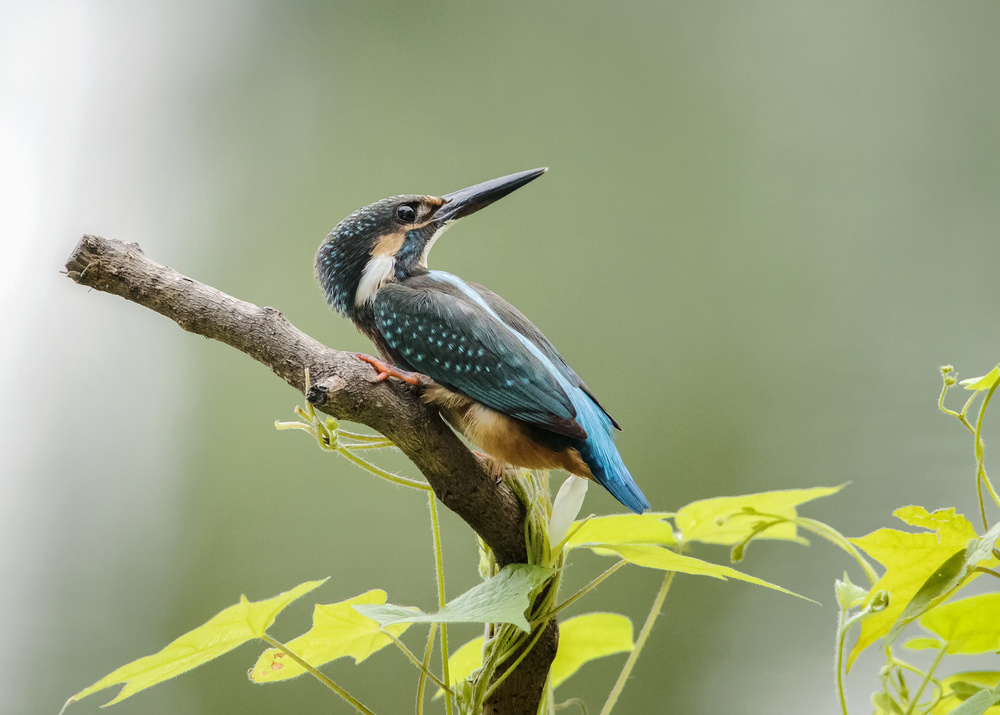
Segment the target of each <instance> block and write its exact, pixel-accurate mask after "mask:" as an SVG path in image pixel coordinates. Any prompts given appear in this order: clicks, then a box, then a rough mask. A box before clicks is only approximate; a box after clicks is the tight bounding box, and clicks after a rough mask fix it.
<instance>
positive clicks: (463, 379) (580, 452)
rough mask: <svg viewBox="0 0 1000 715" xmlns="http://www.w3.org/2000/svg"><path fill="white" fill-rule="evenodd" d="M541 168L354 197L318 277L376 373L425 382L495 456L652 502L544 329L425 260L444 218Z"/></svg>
mask: <svg viewBox="0 0 1000 715" xmlns="http://www.w3.org/2000/svg"><path fill="white" fill-rule="evenodd" d="M546 171H547V168H540V169H532V170H529V171H522V172H519V173H517V174H511V175H509V176H503V177H500V178H499V179H493V180H491V181H486V182H483V183H481V184H476V185H475V186H470V187H469V188H466V189H462V190H460V191H455V192H452V193H450V194H445V195H443V196H424V195H419V194H415V195H403V196H391V197H389V198H387V199H382V200H381V201H376V202H375V203H373V204H371V205H369V206H365V207H364V208H361V209H358V210H357V211H355V212H354V213H352V214H351V215H350V216H348V217H347V218H345V219H344V220H343V221H341V222H340V223H339V224H337V226H336V227H335V228H334V229H333V230H332V231H331V232H330V234H329V235H328V236H327V237H326V239H325V240H324V241H323V243H322V244H321V245H320V247H319V250H318V251H317V253H316V261H315V270H316V277H317V280H318V281H319V284H320V287H321V288H322V290H323V292H324V293H325V295H326V299H327V301H328V302H329V304H330V305H331V306H332V307H333V308H334V309H335V310H336V311H337V312H339V313H341V314H343V315H344V316H346V317H347V318H349V319H350V320H351V321H352V322H353V323H354V324H355V325H356V326H357V328H358V329H359V330H360V331H361V333H363V334H364V335H366V336H367V337H368V338H369V339H370V340H371V341H372V342H373V343H374V345H375V347H376V348H377V350H378V352H379V353H380V355H381V359H380V358H376V357H373V356H370V355H364V354H360V353H359V354H358V358H359V359H361V360H363V361H365V362H367V363H370V364H371V365H373V366H374V367H375V369H376V371H377V373H378V374H377V375H376V378H375V379H376V380H384V379H386V378H388V377H390V376H391V377H395V378H398V379H401V380H404V381H406V382H408V383H410V384H412V385H418V386H420V387H421V388H423V399H424V400H425V401H426V402H427V403H429V404H432V405H435V406H436V407H437V408H438V409H439V410H440V412H441V414H442V415H443V416H444V418H445V419H446V420H447V421H448V423H449V424H451V425H452V427H454V428H455V429H456V430H458V431H459V432H461V433H462V434H463V435H465V437H466V438H468V440H469V441H470V442H472V443H473V444H474V445H475V446H477V447H478V448H479V449H481V450H483V451H484V452H485V453H486V454H488V455H489V456H491V457H492V458H493V459H495V460H497V462H499V463H500V464H501V465H503V464H510V465H513V466H515V467H526V468H529V469H564V470H566V471H567V472H569V473H570V474H573V475H576V476H578V477H584V478H586V479H591V480H594V481H596V482H597V483H598V484H600V485H601V486H603V487H604V488H605V489H607V490H608V491H609V492H611V494H612V496H614V497H615V499H617V500H618V501H619V502H621V503H622V504H623V505H624V506H626V507H628V508H629V509H631V510H632V511H634V512H636V513H640V514H641V513H642V512H644V511H647V510H648V509H649V508H650V506H649V502H648V501H647V500H646V497H645V496H643V494H642V492H641V491H640V490H639V487H638V486H636V484H635V482H634V481H633V479H632V476H631V475H630V474H629V471H628V469H627V468H626V467H625V464H624V462H622V458H621V456H620V455H619V454H618V450H617V449H616V447H615V443H614V438H613V429H619V430H620V429H621V427H620V426H619V425H618V423H617V422H616V421H615V420H614V418H613V417H611V415H610V414H608V412H607V410H605V409H604V407H602V406H601V403H600V402H598V401H597V398H596V397H595V396H594V393H593V392H591V391H590V389H589V388H588V387H587V385H586V384H584V382H583V380H581V379H580V377H579V376H578V375H577V374H576V373H575V372H574V371H573V369H572V368H571V367H570V366H569V364H568V363H567V362H566V360H564V359H563V357H562V355H560V354H559V351H557V350H556V349H555V347H554V346H553V345H552V343H551V342H550V341H549V340H548V338H546V337H545V336H544V335H543V334H542V332H541V331H540V330H539V329H538V328H536V327H535V326H534V324H532V322H531V321H530V320H528V319H527V318H526V317H525V316H524V315H523V314H522V313H521V312H520V311H519V310H517V308H515V307H514V306H512V305H511V304H510V303H508V302H507V301H506V300H504V299H503V298H501V297H500V296H499V295H497V294H496V293H494V292H493V291H491V290H489V289H487V288H485V287H483V286H481V285H478V284H476V283H467V282H465V281H464V280H462V279H461V278H459V277H458V276H455V275H452V274H451V273H445V272H444V271H438V270H430V269H429V268H428V267H427V257H428V254H429V253H430V251H431V248H433V247H434V244H435V242H436V241H437V240H438V238H439V237H440V236H441V234H442V233H444V231H445V230H446V229H447V228H448V227H449V226H451V225H452V224H453V223H455V222H456V221H458V220H459V219H460V218H463V217H465V216H468V215H469V214H472V213H475V212H476V211H479V210H480V209H482V208H485V207H486V206H489V205H490V204H492V203H493V202H494V201H497V200H498V199H501V198H503V197H504V196H506V195H507V194H509V193H511V192H512V191H514V190H516V189H518V188H520V187H522V186H524V185H525V184H527V183H528V182H530V181H533V180H534V179H537V178H538V177H539V176H541V175H542V174H544V173H545V172H546Z"/></svg>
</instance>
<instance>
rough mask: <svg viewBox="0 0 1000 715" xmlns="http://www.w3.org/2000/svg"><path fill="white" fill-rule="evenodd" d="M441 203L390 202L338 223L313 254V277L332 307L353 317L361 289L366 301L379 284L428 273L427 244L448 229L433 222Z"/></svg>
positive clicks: (420, 199)
mask: <svg viewBox="0 0 1000 715" xmlns="http://www.w3.org/2000/svg"><path fill="white" fill-rule="evenodd" d="M443 203H444V200H443V199H440V198H438V197H436V196H420V195H403V196H390V197H389V198H387V199H382V200H381V201H376V202H375V203H373V204H370V205H368V206H365V207H364V208H360V209H358V210H357V211H355V212H354V213H352V214H351V215H350V216H348V217H347V218H345V219H344V220H343V221H341V222H340V223H338V224H337V225H336V227H334V229H333V230H332V231H330V234H329V235H328V236H327V237H326V240H325V241H323V243H322V245H320V247H319V251H317V253H316V264H315V267H316V277H317V279H318V280H319V283H320V286H321V287H322V289H323V291H324V292H325V293H326V298H327V301H328V302H329V303H330V305H332V306H333V307H334V308H335V309H336V310H337V311H339V312H340V313H343V314H344V315H346V316H348V317H351V316H352V315H353V313H354V312H355V308H356V303H357V302H358V299H359V293H358V291H359V289H360V290H361V291H362V293H361V295H360V297H361V298H362V299H364V298H368V297H370V295H373V294H374V292H375V291H376V290H377V289H378V287H379V284H382V283H385V282H387V281H391V280H403V279H405V278H407V277H409V276H411V275H415V274H417V273H420V272H423V271H426V270H427V266H426V254H427V252H428V250H429V248H430V244H431V243H432V241H433V239H434V238H436V235H437V234H439V233H440V232H441V231H443V230H444V229H445V228H447V225H448V222H447V221H435V220H434V214H435V213H436V212H437V210H438V209H439V208H440V207H441V205H442V204H443ZM362 302H363V301H362Z"/></svg>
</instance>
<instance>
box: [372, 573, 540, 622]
mask: <svg viewBox="0 0 1000 715" xmlns="http://www.w3.org/2000/svg"><path fill="white" fill-rule="evenodd" d="M552 573H553V571H552V569H547V568H542V567H541V566H531V565H529V564H511V565H509V566H505V567H504V568H503V569H502V570H501V571H500V573H498V574H497V575H496V576H494V577H493V578H491V579H488V580H486V581H484V582H483V583H481V584H479V585H478V586H474V587H473V588H471V589H469V590H468V591H466V592H465V593H463V594H462V595H461V596H459V597H458V598H456V599H455V600H453V601H451V602H450V603H448V604H446V605H445V607H444V608H442V609H441V610H440V611H438V612H437V613H424V612H423V611H420V610H419V609H413V608H407V607H404V606H393V605H391V604H390V605H385V606H354V608H355V609H356V610H357V611H358V612H359V613H361V614H362V615H365V616H367V617H368V618H373V619H375V620H376V621H378V622H379V623H380V624H381V625H382V626H383V627H385V626H387V625H390V624H392V623H511V624H513V625H515V626H517V627H518V628H520V629H521V630H522V631H524V632H525V633H527V632H528V630H529V629H530V626H529V624H528V621H527V619H526V618H525V617H524V612H525V611H526V610H527V608H528V606H529V605H530V600H529V596H530V594H531V592H532V591H534V590H535V589H536V588H538V587H539V586H541V585H542V584H543V583H545V582H546V581H547V580H548V579H549V578H550V577H551V576H552Z"/></svg>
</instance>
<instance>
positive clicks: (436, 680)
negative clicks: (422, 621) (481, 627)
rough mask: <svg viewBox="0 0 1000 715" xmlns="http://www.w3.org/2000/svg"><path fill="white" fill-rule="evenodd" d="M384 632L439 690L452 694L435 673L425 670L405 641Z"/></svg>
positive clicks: (383, 630)
mask: <svg viewBox="0 0 1000 715" xmlns="http://www.w3.org/2000/svg"><path fill="white" fill-rule="evenodd" d="M382 632H383V633H384V634H386V635H387V636H389V638H390V639H392V642H393V643H395V644H396V646H397V647H398V648H399V649H400V650H401V651H403V655H405V656H406V657H407V658H409V659H410V662H411V663H413V664H414V665H415V666H417V667H418V668H420V671H421V672H422V673H423V674H424V675H426V676H427V677H428V678H430V679H431V680H433V681H434V684H435V685H437V686H438V687H439V688H443V689H444V690H445V691H446V692H448V693H451V690H450V689H449V688H447V687H445V684H444V683H442V682H441V679H440V678H439V677H437V676H436V675H434V673H432V672H431V671H430V670H429V669H427V668H425V667H424V664H423V663H421V662H420V661H419V660H418V659H417V656H415V655H413V651H411V650H410V649H409V648H407V647H406V644H405V643H403V641H401V640H399V637H398V636H395V635H393V634H392V633H390V632H389V631H387V630H386V629H384V628H383V629H382Z"/></svg>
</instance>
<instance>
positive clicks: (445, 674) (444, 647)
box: [427, 490, 451, 715]
mask: <svg viewBox="0 0 1000 715" xmlns="http://www.w3.org/2000/svg"><path fill="white" fill-rule="evenodd" d="M427 496H428V500H429V502H430V506H431V534H432V535H433V538H434V568H435V570H436V571H437V587H438V607H439V608H444V606H445V603H447V600H446V599H445V593H444V553H443V551H442V549H441V524H440V522H439V521H438V511H437V497H436V496H435V494H434V491H433V490H430V491H429V492H428V495H427ZM441 677H442V678H443V679H444V685H443V686H442V687H443V688H444V689H445V696H444V697H445V710H446V712H447V713H448V715H451V690H450V689H449V687H450V685H451V673H450V671H449V667H448V626H447V624H445V623H442V624H441Z"/></svg>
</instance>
